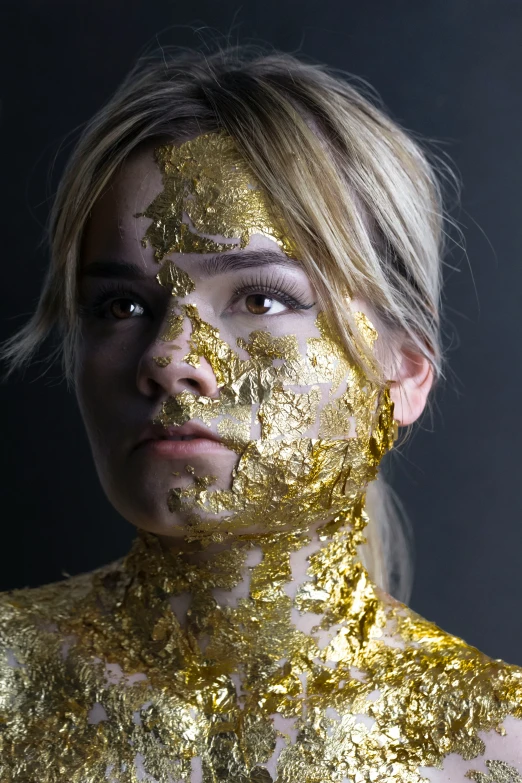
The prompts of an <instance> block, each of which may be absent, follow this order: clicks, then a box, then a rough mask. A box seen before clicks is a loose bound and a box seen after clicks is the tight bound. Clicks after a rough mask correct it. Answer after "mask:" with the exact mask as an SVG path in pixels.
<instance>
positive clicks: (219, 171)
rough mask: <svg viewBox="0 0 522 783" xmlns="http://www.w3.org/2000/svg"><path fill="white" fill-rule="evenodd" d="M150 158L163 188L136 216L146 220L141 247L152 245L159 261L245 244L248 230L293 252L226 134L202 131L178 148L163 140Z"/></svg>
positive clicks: (276, 216) (279, 220) (272, 209)
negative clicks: (154, 159)
mask: <svg viewBox="0 0 522 783" xmlns="http://www.w3.org/2000/svg"><path fill="white" fill-rule="evenodd" d="M155 158H156V162H157V164H158V166H159V168H160V171H161V175H162V180H163V191H162V192H161V193H160V194H159V195H158V196H157V197H156V198H155V199H154V201H153V202H152V203H151V204H150V205H149V206H148V207H147V209H146V210H145V211H144V212H142V213H139V214H138V215H137V216H136V217H142V216H143V217H147V218H150V219H151V221H152V222H151V224H150V226H149V227H148V228H147V231H146V232H145V237H144V239H143V245H144V247H146V246H147V244H149V243H150V245H152V247H154V250H155V255H156V259H157V260H158V261H162V260H163V259H164V258H165V256H168V255H170V254H171V253H216V252H219V251H222V250H231V249H233V248H237V247H245V246H246V245H247V244H248V242H249V240H250V237H251V236H252V235H253V234H261V235H262V236H265V237H269V238H270V239H273V240H274V241H276V242H277V244H278V245H279V246H280V247H281V248H282V249H283V250H284V251H285V252H287V253H289V254H292V252H295V249H294V248H293V245H292V242H291V241H290V240H289V238H288V237H287V236H286V232H285V229H284V226H283V220H282V218H281V216H280V215H279V214H278V213H277V210H276V209H275V207H274V205H272V204H271V203H270V202H269V200H268V198H267V197H266V195H265V194H264V192H263V190H262V189H261V187H260V185H259V183H258V182H257V181H256V179H255V177H254V175H253V173H252V172H251V171H250V169H249V168H248V166H247V165H246V164H245V161H244V160H243V158H242V157H241V156H240V154H239V152H238V150H237V148H236V145H235V144H234V142H233V140H232V139H231V137H230V136H228V135H227V134H225V133H206V134H203V135H201V136H198V137H197V138H196V139H193V140H192V141H187V142H185V143H184V144H181V145H179V146H177V145H175V144H165V145H163V146H161V147H158V148H157V149H156V151H155ZM218 236H219V237H220V239H219V240H217V239H216V237H218ZM212 237H214V238H212ZM230 240H232V241H230ZM233 240H236V241H233ZM237 240H239V242H238V241H237Z"/></svg>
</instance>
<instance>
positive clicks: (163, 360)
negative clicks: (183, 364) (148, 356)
mask: <svg viewBox="0 0 522 783" xmlns="http://www.w3.org/2000/svg"><path fill="white" fill-rule="evenodd" d="M152 361H153V362H155V364H157V365H158V367H168V366H169V364H170V363H171V361H172V356H153V357H152Z"/></svg>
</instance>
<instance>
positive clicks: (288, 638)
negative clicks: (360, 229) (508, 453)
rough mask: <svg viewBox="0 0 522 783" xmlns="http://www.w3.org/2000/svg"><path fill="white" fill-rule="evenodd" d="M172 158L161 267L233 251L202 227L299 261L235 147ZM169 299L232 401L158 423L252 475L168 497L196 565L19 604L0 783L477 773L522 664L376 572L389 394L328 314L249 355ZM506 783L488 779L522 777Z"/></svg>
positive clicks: (1, 616) (370, 333)
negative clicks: (370, 505) (372, 562)
mask: <svg viewBox="0 0 522 783" xmlns="http://www.w3.org/2000/svg"><path fill="white" fill-rule="evenodd" d="M157 157H158V162H159V165H160V167H161V168H162V175H163V181H164V187H165V190H164V193H162V194H161V195H160V196H158V198H157V199H156V200H155V201H154V202H153V204H152V205H151V206H150V207H149V208H148V209H147V210H146V212H145V213H144V214H145V215H147V216H148V217H151V218H152V223H151V226H150V227H149V229H148V231H147V234H146V237H145V240H146V241H148V242H150V243H151V244H152V245H153V246H154V248H155V250H156V257H157V258H158V260H163V258H164V256H165V255H168V254H169V253H171V252H173V251H174V250H178V251H180V250H183V251H185V252H187V251H188V250H196V251H198V252H201V251H202V250H204V251H206V250H208V249H210V250H212V251H213V252H214V251H215V250H216V248H217V249H224V248H225V247H227V246H228V245H227V243H226V242H224V243H223V244H219V245H216V243H215V242H211V241H210V240H208V239H206V238H205V237H200V236H198V235H196V234H194V233H192V231H191V230H190V229H189V228H188V224H187V223H184V222H183V213H184V212H185V213H186V214H187V215H188V216H189V218H190V220H191V223H192V226H193V227H194V228H196V229H197V230H198V231H200V232H201V233H203V234H205V233H206V234H210V233H215V234H221V235H223V236H224V237H225V238H230V237H235V236H237V237H241V243H242V245H244V244H246V243H247V242H248V238H249V236H251V234H252V233H253V232H254V231H255V232H258V231H259V230H260V229H263V233H266V234H267V235H269V236H273V237H275V238H276V239H277V240H278V241H279V242H280V243H281V244H282V245H284V240H283V238H282V235H280V234H277V233H276V231H275V229H273V228H272V223H271V222H270V220H269V219H268V218H269V217H270V215H269V211H268V207H266V205H265V202H264V200H263V198H262V195H261V192H260V191H259V190H257V189H256V188H255V185H254V189H252V187H251V186H252V180H251V177H250V175H249V174H248V172H245V171H244V166H243V164H242V163H241V161H239V160H238V158H237V157H236V152H235V149H234V147H233V145H232V144H231V142H230V140H227V139H226V137H223V136H222V135H219V136H214V137H208V136H207V137H200V139H199V140H198V139H196V140H195V141H194V142H189V143H188V144H185V145H182V146H181V147H179V148H175V147H172V146H170V145H169V146H166V147H162V148H160V150H158V154H157ZM263 210H265V211H263ZM270 232H273V233H270ZM158 281H159V283H161V284H162V285H164V286H166V287H167V288H170V291H171V293H172V297H173V298H172V302H171V309H170V311H169V313H170V318H169V326H168V328H167V330H166V333H165V335H163V339H166V340H168V341H169V342H171V341H172V340H173V339H175V338H176V337H177V336H179V335H180V334H181V333H182V332H183V331H184V330H185V328H186V334H187V337H188V341H189V345H188V353H187V355H186V356H185V357H184V359H185V361H186V362H187V363H189V364H191V365H192V366H194V367H197V366H198V364H199V362H201V360H202V359H204V360H205V361H207V362H208V363H209V364H210V366H211V368H212V370H213V372H214V374H215V377H216V380H217V383H218V387H219V396H218V398H216V399H211V398H209V397H202V396H199V397H197V396H195V395H193V394H191V393H189V392H188V391H185V392H183V393H182V394H179V395H177V396H175V397H171V398H169V399H168V400H166V402H165V403H164V405H163V406H162V409H161V412H160V414H159V416H158V422H160V423H162V424H164V425H178V424H183V423H184V422H186V421H189V420H191V419H199V420H201V421H202V422H203V423H204V424H206V425H208V426H212V427H215V429H216V431H217V432H219V433H220V435H221V436H222V438H223V440H224V442H225V444H226V445H227V446H228V448H229V449H231V450H232V451H233V452H235V454H236V456H237V463H236V466H235V469H234V471H233V475H232V478H231V483H230V486H229V487H228V488H225V489H222V488H221V489H220V488H217V487H216V481H217V479H216V478H215V477H214V476H211V475H199V474H198V472H197V471H196V470H195V469H194V468H193V467H192V466H191V465H185V466H184V474H183V478H184V479H185V480H187V479H189V480H190V484H189V486H185V487H183V488H171V489H170V491H169V494H168V497H167V498H166V503H167V505H168V508H169V509H170V510H171V511H172V512H173V513H179V512H182V515H181V516H180V519H181V521H180V522H179V524H180V525H182V524H184V525H185V530H184V533H185V540H184V542H183V546H176V544H175V543H174V541H173V544H172V546H171V548H169V549H167V548H165V546H164V545H162V544H161V543H160V541H159V539H158V538H156V537H155V536H153V535H151V534H148V533H144V532H140V533H139V535H138V537H137V539H136V541H135V543H134V545H133V547H132V549H131V551H130V553H129V554H128V555H127V556H126V557H125V558H124V559H123V560H122V561H119V562H117V563H114V564H112V565H109V566H106V567H105V568H102V569H99V570H98V571H95V572H93V573H92V574H87V575H83V576H79V577H73V578H71V579H68V580H66V581H64V582H61V583H58V584H54V585H48V586H46V587H42V588H39V589H36V590H19V591H14V592H12V593H8V594H4V595H2V596H0V628H1V631H0V781H2V783H36V781H38V783H65V781H67V783H107V781H109V783H138V781H148V782H149V783H154V782H156V783H196V781H202V783H423V781H424V780H425V778H424V774H423V768H424V767H428V768H429V767H435V768H437V767H438V768H440V767H442V764H443V762H444V760H445V759H446V758H447V757H448V756H449V755H450V754H457V756H460V757H461V758H462V759H467V760H471V759H474V758H477V757H479V756H480V755H481V754H483V753H484V752H485V750H486V748H485V744H484V741H483V739H482V736H484V734H483V733H484V732H488V731H491V730H493V729H494V730H496V731H497V732H498V733H499V734H502V732H503V731H505V729H504V727H503V725H502V723H503V721H504V719H505V718H506V717H507V716H513V717H514V718H517V719H522V669H519V668H518V667H514V666H509V665H508V664H505V663H503V662H502V661H499V660H491V659H489V658H487V657H486V656H485V655H482V654H481V653H480V652H478V651H477V650H476V649H474V648H473V647H470V646H468V645H466V644H465V643H464V642H463V641H462V640H460V639H457V638H455V637H453V636H450V635H449V634H446V633H444V632H443V631H441V630H440V629H439V628H437V627H436V626H435V625H433V624H431V623H428V622H427V621H425V620H423V619H422V618H420V617H419V616H418V615H416V614H415V613H413V612H412V611H411V610H409V609H408V608H407V607H405V606H403V605H402V604H400V603H398V602H395V601H394V600H393V599H391V598H389V597H387V596H384V595H383V593H382V591H380V590H379V589H378V588H377V587H376V586H375V584H373V582H372V581H371V579H370V578H369V576H368V574H367V572H366V570H365V569H364V567H363V566H362V564H361V561H360V558H359V548H360V546H361V544H363V543H364V540H365V539H364V530H365V526H366V524H367V522H368V518H367V515H366V511H365V489H366V486H367V484H368V482H369V481H371V480H372V479H373V478H375V476H376V475H377V470H378V467H379V464H380V462H381V459H382V457H383V456H384V455H385V454H386V452H387V451H388V450H389V449H390V448H391V446H392V444H393V441H394V439H395V437H396V424H395V422H394V419H393V404H392V401H391V399H390V394H389V390H388V389H387V388H385V387H384V388H383V387H382V386H380V385H378V384H376V383H373V382H371V381H370V380H369V379H368V377H366V375H365V374H364V373H363V371H362V370H361V369H360V368H359V367H358V366H356V365H355V364H353V363H351V362H350V361H349V359H348V357H347V354H346V351H345V350H344V347H343V345H342V343H341V341H340V339H339V338H338V336H337V335H336V334H335V332H334V331H332V329H331V328H330V327H329V324H328V320H327V318H326V316H325V315H324V314H319V316H318V317H317V321H316V334H315V336H313V337H308V339H303V338H298V336H297V335H285V336H282V337H281V336H279V337H276V336H273V335H271V334H270V333H269V332H267V331H254V332H252V333H251V334H250V335H249V337H248V339H246V340H244V339H243V340H241V339H238V340H237V341H236V345H234V346H231V345H228V344H227V343H226V342H225V341H224V340H223V339H222V337H221V336H220V334H219V330H218V329H216V328H215V327H214V326H213V325H212V324H209V323H207V322H205V321H203V320H202V319H201V317H200V315H199V312H198V310H197V307H196V306H195V305H194V304H192V303H187V302H183V304H181V303H180V301H179V300H182V299H184V298H185V297H187V296H188V295H189V294H190V293H192V291H193V290H194V284H193V281H192V280H191V279H190V277H189V275H188V274H187V273H185V272H183V271H182V270H180V269H179V268H177V267H176V265H175V264H174V263H173V262H172V261H171V260H169V259H167V260H166V261H164V263H163V265H162V267H161V269H160V272H159V274H158ZM354 321H355V325H356V328H358V329H360V331H361V333H362V334H363V337H364V339H366V340H367V342H368V345H369V346H370V347H372V346H373V344H374V342H375V340H376V339H377V333H376V331H375V329H374V328H373V326H372V325H371V324H370V322H369V321H368V319H367V318H366V316H364V315H363V314H362V313H359V314H356V315H355V318H354ZM240 352H241V353H240ZM245 356H246V358H245ZM162 358H163V357H156V359H162ZM173 478H174V476H173ZM176 478H179V475H178V476H176ZM313 536H315V538H313ZM187 552H188V554H187ZM194 553H195V554H196V555H197V556H193V555H194ZM298 555H299V556H301V557H302V558H303V560H306V563H307V570H306V573H305V574H304V575H303V576H301V577H300V581H299V582H297V583H296V581H295V579H294V576H293V566H294V564H295V558H296V557H297V556H298ZM245 579H246V581H245ZM245 584H246V585H247V587H246V588H245V589H244V590H243V592H242V593H241V597H236V598H235V600H234V601H227V600H226V598H227V596H228V595H231V594H230V591H231V590H232V589H233V588H235V587H237V586H239V585H241V586H242V587H244V585H245ZM180 603H181V604H183V605H184V606H186V607H187V609H186V615H185V614H183V613H182V614H181V615H178V612H176V611H175V609H176V608H177V609H178V610H179V606H180ZM487 767H488V770H489V774H488V775H484V774H483V773H479V772H475V771H472V770H470V772H469V773H468V777H470V778H471V779H473V780H476V781H479V783H480V781H482V783H486V781H491V782H492V783H519V781H520V780H521V777H520V775H519V773H517V772H516V770H514V769H513V768H512V767H509V766H508V765H507V764H505V763H503V762H501V761H490V762H487Z"/></svg>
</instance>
